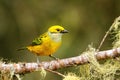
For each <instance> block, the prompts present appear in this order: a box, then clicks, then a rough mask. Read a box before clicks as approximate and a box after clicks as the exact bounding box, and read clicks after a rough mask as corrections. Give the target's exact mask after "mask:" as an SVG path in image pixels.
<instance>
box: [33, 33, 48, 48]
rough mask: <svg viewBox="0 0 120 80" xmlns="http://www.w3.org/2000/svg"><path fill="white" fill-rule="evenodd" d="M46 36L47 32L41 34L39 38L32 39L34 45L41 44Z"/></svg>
mask: <svg viewBox="0 0 120 80" xmlns="http://www.w3.org/2000/svg"><path fill="white" fill-rule="evenodd" d="M44 36H46V33H44V34H42V35H40V36H39V37H38V38H35V39H34V40H33V41H32V44H31V45H32V46H35V45H41V44H42V43H43V38H44Z"/></svg>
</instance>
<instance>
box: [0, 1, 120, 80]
mask: <svg viewBox="0 0 120 80" xmlns="http://www.w3.org/2000/svg"><path fill="white" fill-rule="evenodd" d="M119 3H120V0H0V57H1V58H4V59H7V60H8V61H12V62H35V61H36V56H35V55H33V54H31V53H30V52H29V51H20V52H18V51H16V49H18V48H20V47H23V46H26V45H28V44H30V43H31V41H32V40H33V39H34V38H35V37H37V36H39V35H40V34H42V33H44V32H46V31H47V29H48V28H49V27H50V26H52V25H56V24H57V25H61V26H64V28H66V29H67V30H68V31H69V34H65V35H64V36H63V44H62V46H61V47H60V49H59V50H58V51H57V52H56V54H54V55H55V56H56V57H59V58H67V57H72V56H77V55H80V54H81V53H82V52H83V51H85V50H86V48H87V46H88V45H89V44H91V43H92V44H93V46H94V47H96V48H97V47H98V45H99V43H100V41H101V39H102V37H103V36H104V35H105V32H106V31H107V30H108V29H109V27H110V26H111V24H112V23H113V21H114V19H115V18H116V17H118V16H119V15H120V4H119ZM111 47H112V39H111V38H110V37H108V38H107V39H106V41H105V43H104V45H103V46H102V48H101V50H105V49H110V48H111ZM40 60H41V61H49V60H51V59H50V58H49V57H40ZM73 69H75V68H73ZM59 71H60V72H61V73H67V72H71V71H72V68H68V69H61V70H59ZM73 71H74V70H73ZM74 72H75V71H74ZM39 78H40V77H39V74H37V73H35V74H32V75H30V74H29V75H26V76H25V77H24V80H27V79H28V80H39ZM48 79H49V80H61V77H59V76H56V75H54V74H51V73H48V74H47V77H46V78H45V80H48Z"/></svg>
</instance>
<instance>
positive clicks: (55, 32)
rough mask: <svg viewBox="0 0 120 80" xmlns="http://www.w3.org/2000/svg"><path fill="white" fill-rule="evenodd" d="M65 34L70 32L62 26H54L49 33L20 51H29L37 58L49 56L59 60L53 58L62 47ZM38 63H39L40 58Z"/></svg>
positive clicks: (49, 29)
mask: <svg viewBox="0 0 120 80" xmlns="http://www.w3.org/2000/svg"><path fill="white" fill-rule="evenodd" d="M65 33H68V30H66V29H65V28H63V27H62V26H60V25H53V26H51V27H49V28H48V30H47V32H45V33H43V34H42V35H40V36H39V37H37V38H35V39H34V40H33V41H32V43H31V44H30V45H28V46H26V47H24V48H20V49H18V50H24V49H27V50H28V51H30V52H32V53H34V54H35V55H37V56H49V57H51V58H54V59H58V58H56V57H55V56H53V54H54V53H55V52H56V51H57V50H58V48H59V47H60V46H61V43H62V36H63V34H65ZM37 62H39V59H38V58H37Z"/></svg>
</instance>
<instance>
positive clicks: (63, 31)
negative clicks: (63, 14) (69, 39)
mask: <svg viewBox="0 0 120 80" xmlns="http://www.w3.org/2000/svg"><path fill="white" fill-rule="evenodd" d="M60 33H68V30H62V31H61V32H60Z"/></svg>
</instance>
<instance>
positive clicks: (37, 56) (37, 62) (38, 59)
mask: <svg viewBox="0 0 120 80" xmlns="http://www.w3.org/2000/svg"><path fill="white" fill-rule="evenodd" d="M37 63H38V64H39V63H40V61H39V57H38V56H37Z"/></svg>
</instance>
